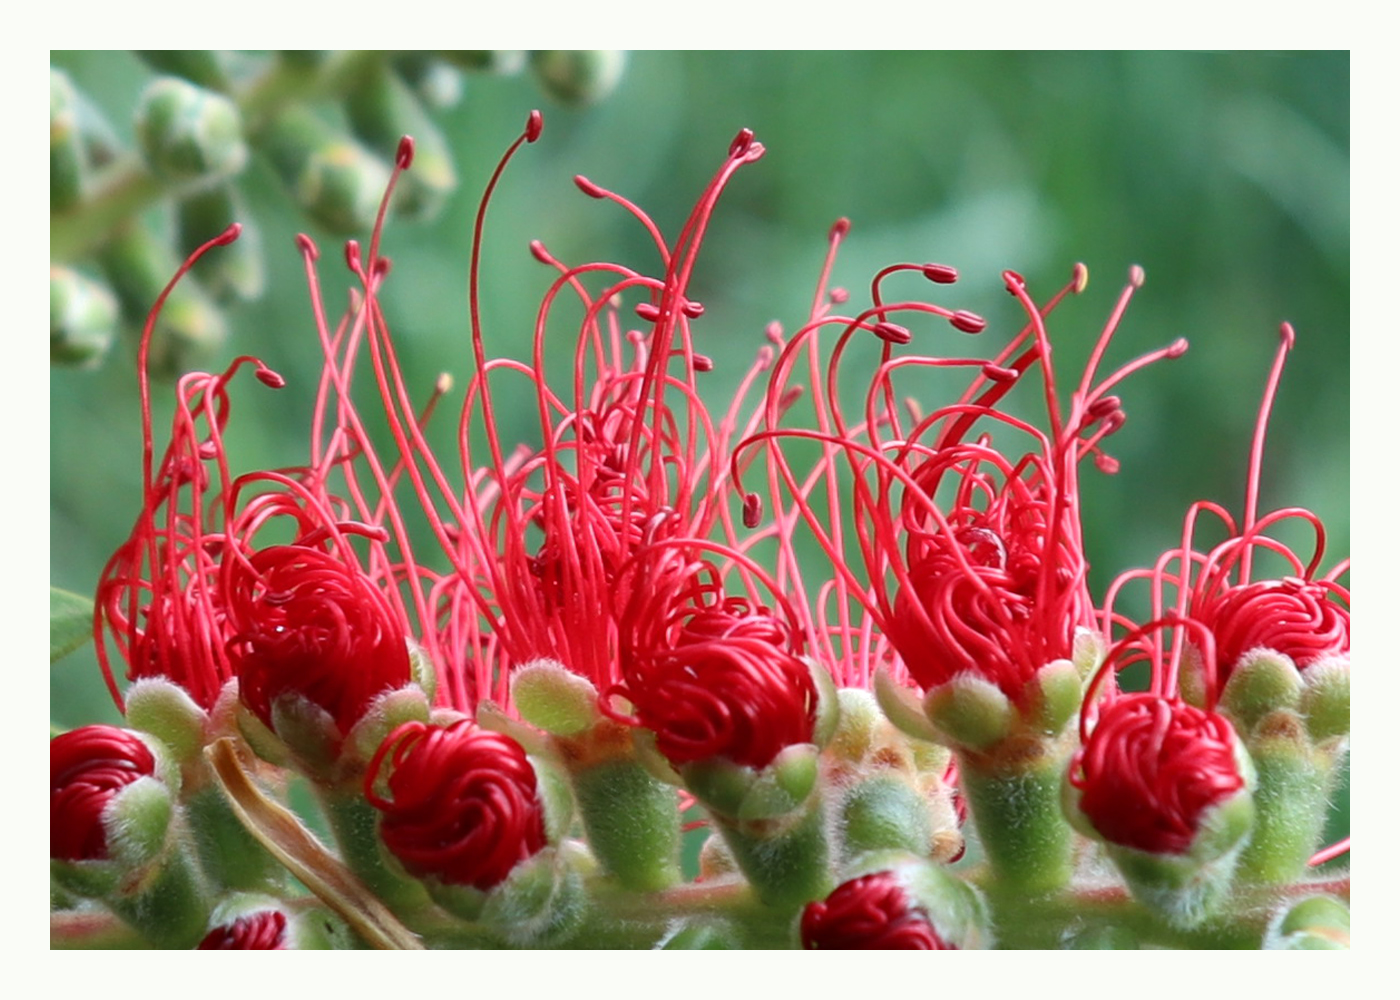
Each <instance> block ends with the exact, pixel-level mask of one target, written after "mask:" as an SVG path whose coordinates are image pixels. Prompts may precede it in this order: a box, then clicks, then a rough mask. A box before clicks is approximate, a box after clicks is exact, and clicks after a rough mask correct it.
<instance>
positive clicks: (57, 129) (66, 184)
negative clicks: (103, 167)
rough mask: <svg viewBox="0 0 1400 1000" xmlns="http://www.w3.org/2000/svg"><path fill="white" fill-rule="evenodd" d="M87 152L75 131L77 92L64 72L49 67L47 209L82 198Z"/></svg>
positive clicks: (52, 210) (70, 203) (56, 209)
mask: <svg viewBox="0 0 1400 1000" xmlns="http://www.w3.org/2000/svg"><path fill="white" fill-rule="evenodd" d="M88 166H89V165H88V162H87V154H86V152H85V151H84V149H83V143H82V140H81V137H80V135H79V133H78V112H77V92H76V91H75V90H74V89H73V84H72V82H71V81H70V80H69V79H68V76H67V74H65V73H62V72H60V71H59V70H56V69H53V68H50V69H49V211H51V212H61V211H63V210H64V209H66V208H71V207H72V206H73V205H76V204H77V203H78V202H79V201H81V200H82V196H83V186H84V183H85V181H86V178H87V171H88Z"/></svg>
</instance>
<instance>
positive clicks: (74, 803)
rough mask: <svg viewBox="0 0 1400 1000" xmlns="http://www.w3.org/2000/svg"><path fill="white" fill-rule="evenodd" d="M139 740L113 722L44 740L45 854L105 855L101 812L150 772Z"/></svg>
mask: <svg viewBox="0 0 1400 1000" xmlns="http://www.w3.org/2000/svg"><path fill="white" fill-rule="evenodd" d="M155 769H156V759H155V755H154V754H152V753H151V749H150V747H148V746H147V745H146V743H145V741H144V740H142V739H141V738H140V737H139V736H137V735H136V734H135V733H133V732H130V731H128V730H126V729H117V728H115V727H113V726H83V727H81V728H79V729H74V730H72V731H70V732H67V733H63V734H61V735H59V736H55V737H54V738H53V739H52V740H50V741H49V857H51V858H58V859H61V860H64V861H93V860H99V859H102V858H105V857H107V830H106V827H105V826H104V825H103V822H102V816H103V813H104V811H105V810H106V808H107V806H108V804H109V803H111V801H112V799H113V797H115V796H116V795H117V793H118V792H120V791H121V790H122V789H124V788H126V787H127V786H128V785H130V784H131V783H132V782H134V781H137V780H139V779H141V778H144V777H149V776H150V775H153V774H154V773H155Z"/></svg>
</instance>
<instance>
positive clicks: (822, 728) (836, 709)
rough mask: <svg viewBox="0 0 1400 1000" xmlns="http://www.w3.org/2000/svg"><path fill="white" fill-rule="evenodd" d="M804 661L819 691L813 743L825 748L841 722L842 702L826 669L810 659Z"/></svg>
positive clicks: (813, 728) (805, 658)
mask: <svg viewBox="0 0 1400 1000" xmlns="http://www.w3.org/2000/svg"><path fill="white" fill-rule="evenodd" d="M803 659H804V660H806V663H807V669H808V671H809V672H810V673H811V675H812V686H813V687H815V688H816V689H817V716H816V720H815V722H814V724H813V726H812V742H813V743H815V744H816V745H817V746H818V747H824V746H826V744H827V741H829V740H830V739H831V737H832V734H833V733H835V732H836V727H837V724H838V723H839V722H840V721H841V700H840V698H839V697H838V696H837V693H836V682H835V681H833V680H832V679H831V674H830V672H829V671H828V670H827V669H826V667H824V666H822V665H821V664H820V663H818V662H817V661H816V660H814V659H811V658H810V657H804V658H803Z"/></svg>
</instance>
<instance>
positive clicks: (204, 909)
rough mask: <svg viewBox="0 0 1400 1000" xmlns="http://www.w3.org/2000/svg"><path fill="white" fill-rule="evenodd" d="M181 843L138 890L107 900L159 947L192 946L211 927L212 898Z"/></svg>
mask: <svg viewBox="0 0 1400 1000" xmlns="http://www.w3.org/2000/svg"><path fill="white" fill-rule="evenodd" d="M182 846H183V845H178V844H177V845H175V846H174V847H172V849H171V850H170V852H169V854H168V855H167V856H166V857H165V858H164V859H162V860H161V861H159V862H157V865H158V867H157V869H156V870H155V872H154V873H153V875H152V877H151V879H150V881H149V882H148V883H147V884H145V885H143V886H142V887H141V888H140V889H138V890H137V891H136V892H134V893H131V894H130V895H125V896H112V897H109V898H108V899H106V900H105V902H106V904H107V906H108V907H110V908H111V910H112V912H113V913H115V914H116V915H117V916H119V917H121V918H122V919H123V920H125V921H126V922H127V923H128V924H130V925H131V926H132V927H133V928H135V929H136V930H137V931H138V932H139V933H140V934H141V935H142V936H143V937H145V938H146V939H147V940H148V941H149V942H150V943H151V944H152V945H154V946H155V947H157V948H192V947H194V946H195V945H196V944H198V943H199V941H200V939H202V938H203V937H204V934H205V931H206V930H208V923H209V912H210V909H211V906H210V900H209V899H208V897H207V896H206V895H205V892H204V886H203V884H202V882H201V879H200V877H199V874H198V873H197V872H196V870H195V868H194V865H193V864H192V863H191V861H190V858H189V857H188V856H187V853H186V852H185V851H184V850H183V849H182Z"/></svg>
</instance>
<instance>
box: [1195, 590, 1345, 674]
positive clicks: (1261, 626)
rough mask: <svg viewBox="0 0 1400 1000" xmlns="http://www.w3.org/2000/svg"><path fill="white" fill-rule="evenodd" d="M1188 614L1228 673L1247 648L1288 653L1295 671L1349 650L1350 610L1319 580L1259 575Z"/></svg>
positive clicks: (1248, 649) (1198, 606)
mask: <svg viewBox="0 0 1400 1000" xmlns="http://www.w3.org/2000/svg"><path fill="white" fill-rule="evenodd" d="M1191 611H1192V614H1193V616H1195V617H1196V618H1198V619H1200V620H1201V621H1202V622H1204V623H1205V624H1206V625H1208V626H1209V627H1210V629H1211V631H1212V632H1213V633H1214V635H1215V649H1216V655H1217V658H1218V662H1219V663H1220V666H1221V668H1222V670H1223V671H1224V672H1225V673H1226V676H1228V672H1229V671H1230V670H1231V669H1233V668H1234V666H1235V665H1236V664H1237V663H1239V660H1240V657H1242V656H1243V655H1244V654H1245V653H1248V652H1249V651H1250V650H1252V649H1261V648H1262V649H1270V650H1273V651H1274V652H1277V653H1283V654H1285V655H1286V656H1288V657H1290V658H1291V659H1292V660H1293V662H1294V663H1295V664H1296V665H1297V666H1298V668H1299V669H1300V670H1301V669H1303V668H1304V667H1307V666H1308V665H1309V664H1311V663H1313V662H1314V661H1315V660H1318V659H1321V658H1322V657H1326V656H1335V655H1341V654H1343V653H1349V652H1351V613H1350V612H1349V611H1348V610H1347V609H1346V608H1344V607H1342V606H1341V605H1340V604H1338V603H1336V602H1335V601H1332V600H1329V599H1328V596H1327V590H1326V588H1325V587H1323V586H1322V585H1321V584H1318V583H1311V582H1306V581H1303V580H1298V579H1286V580H1261V581H1259V582H1256V583H1246V584H1243V585H1241V586H1238V587H1231V588H1230V589H1229V590H1227V591H1225V593H1224V594H1223V595H1222V596H1221V597H1220V598H1219V599H1218V600H1215V601H1210V602H1209V603H1206V604H1205V605H1204V606H1202V604H1201V603H1200V602H1198V603H1197V604H1195V605H1193V607H1192V609H1191Z"/></svg>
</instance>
